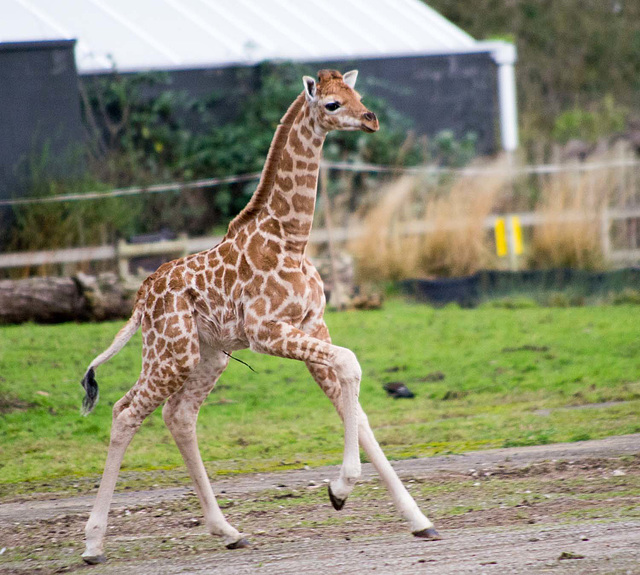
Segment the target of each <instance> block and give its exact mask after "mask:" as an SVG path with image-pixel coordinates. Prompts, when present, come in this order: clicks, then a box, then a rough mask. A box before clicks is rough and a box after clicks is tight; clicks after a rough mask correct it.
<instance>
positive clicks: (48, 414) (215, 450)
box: [0, 300, 640, 483]
mask: <svg viewBox="0 0 640 575" xmlns="http://www.w3.org/2000/svg"><path fill="white" fill-rule="evenodd" d="M639 316H640V308H638V307H634V306H603V307H580V308H566V309H565V308H561V309H545V308H538V307H526V308H521V309H500V308H490V307H484V308H480V309H475V310H462V309H458V308H456V307H447V308H443V309H432V308H430V307H426V306H420V305H411V304H407V303H403V302H401V301H400V300H391V301H389V302H387V303H386V304H385V307H384V309H382V310H379V311H364V312H346V313H330V314H328V315H327V322H328V324H329V327H330V328H331V332H332V335H333V339H334V342H335V343H337V344H339V345H344V346H347V347H350V348H351V349H353V350H354V351H355V352H356V354H357V355H358V357H359V359H360V362H361V364H362V367H363V372H364V377H363V382H362V390H361V395H360V396H361V402H362V405H363V407H364V409H365V411H367V413H368V415H369V419H370V421H371V424H372V426H373V428H374V430H375V432H376V435H377V437H378V439H379V441H380V442H381V444H382V445H383V448H384V449H385V451H386V453H387V454H388V455H389V457H391V458H408V457H421V456H428V455H433V454H436V453H450V452H461V451H468V450H472V449H481V448H489V447H502V446H514V445H533V444H541V443H550V442H558V441H576V440H583V439H595V438H599V437H604V436H608V435H616V434H624V433H635V432H640V419H639V418H638V415H639V414H640V321H639V319H640V317H639ZM121 325H122V322H112V323H102V324H64V325H57V326H40V325H21V326H5V327H1V328H0V483H13V482H19V481H27V480H29V481H38V482H42V481H46V480H52V479H54V478H59V477H64V476H86V475H97V474H99V473H100V472H101V471H102V466H103V463H104V458H105V456H106V449H107V444H108V440H109V428H110V423H111V406H112V405H113V403H114V402H115V401H117V400H118V399H119V398H120V397H121V396H122V395H123V394H124V393H125V392H126V391H127V390H128V389H129V388H130V387H131V385H132V384H133V383H134V382H135V380H136V378H137V375H138V372H139V369H140V336H139V334H137V335H136V336H135V337H134V339H133V340H132V341H131V342H130V343H129V344H128V345H127V346H126V348H125V349H124V350H123V351H122V352H121V353H120V354H119V355H118V356H116V357H115V358H114V359H112V360H111V361H110V362H109V363H107V364H105V365H104V366H102V367H101V368H100V369H99V370H98V373H97V379H98V381H99V384H100V394H101V397H100V402H99V404H98V406H97V408H96V410H95V412H94V413H93V414H91V415H90V416H89V417H87V418H84V417H81V416H80V414H79V406H80V402H81V399H82V396H83V390H82V389H81V387H80V385H79V381H80V379H81V377H82V375H83V372H84V370H85V368H86V366H87V364H88V363H89V362H90V361H91V359H93V357H94V356H95V355H97V354H98V353H99V352H101V351H102V350H103V349H104V348H106V347H107V345H108V344H109V343H110V342H111V340H112V338H113V336H114V335H115V333H116V332H117V331H118V329H119V327H120V326H121ZM236 355H237V356H238V357H239V358H241V359H243V360H245V361H247V362H249V363H250V364H251V365H252V366H253V368H254V369H255V370H256V371H257V372H258V373H252V372H251V371H249V369H248V368H247V367H245V366H243V365H241V364H239V363H237V362H231V365H230V366H229V368H228V369H227V371H226V372H225V374H224V375H223V376H222V378H221V380H220V382H219V387H218V389H217V390H216V391H214V392H213V393H212V394H211V396H210V397H209V399H208V401H207V402H206V403H205V405H204V406H203V408H202V410H201V414H200V419H199V423H198V429H199V437H200V447H201V451H202V455H203V458H204V460H205V462H207V465H208V468H209V470H210V471H211V472H212V473H223V472H246V471H256V470H272V469H278V468H280V469H282V468H290V467H300V466H302V465H305V464H307V465H320V464H327V463H339V461H340V459H341V454H342V429H341V425H340V422H339V420H338V418H337V416H336V415H335V413H334V411H333V408H332V407H331V405H330V403H329V401H328V400H327V399H326V398H325V397H324V396H323V394H322V393H321V391H320V390H319V388H317V387H316V385H315V384H314V383H313V380H312V379H311V377H310V376H309V375H308V373H307V372H306V369H305V367H304V366H303V365H302V364H298V363H297V362H294V361H288V360H283V359H278V358H273V357H266V356H259V355H256V354H252V353H251V352H248V351H247V352H241V353H237V354H236ZM435 372H442V373H443V374H444V375H445V377H444V379H440V380H438V381H426V380H430V379H437V378H435V377H428V376H429V374H433V373H435ZM389 381H403V382H405V383H406V384H407V385H408V386H409V387H410V388H411V389H412V390H413V391H414V392H415V393H416V398H415V399H412V400H393V399H391V398H389V397H387V395H386V393H385V392H384V390H383V389H382V385H383V384H384V383H386V382H389ZM604 402H615V403H614V404H613V405H604V406H595V407H592V408H584V406H588V405H590V404H599V403H604ZM581 406H582V407H581ZM181 465H182V460H181V458H180V455H179V453H178V451H177V448H176V447H175V445H174V444H173V441H172V440H171V437H170V435H169V433H168V431H167V430H166V428H165V426H164V424H163V422H162V418H161V415H160V411H159V410H158V411H157V412H156V413H154V414H153V415H152V416H151V417H150V418H149V419H148V420H147V421H146V422H145V424H144V425H143V426H142V428H141V430H140V432H139V433H138V434H137V435H136V437H135V438H134V440H133V443H132V444H131V446H130V448H129V450H128V452H127V455H126V457H125V461H124V465H123V470H125V471H126V470H152V469H172V468H175V467H178V466H181ZM154 481H155V480H154Z"/></svg>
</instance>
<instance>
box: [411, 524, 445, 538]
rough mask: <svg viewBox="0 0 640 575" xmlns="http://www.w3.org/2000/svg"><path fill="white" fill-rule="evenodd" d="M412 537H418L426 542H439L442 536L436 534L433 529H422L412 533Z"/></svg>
mask: <svg viewBox="0 0 640 575" xmlns="http://www.w3.org/2000/svg"><path fill="white" fill-rule="evenodd" d="M413 535H414V536H415V537H420V539H426V540H427V541H440V540H441V539H442V535H440V533H438V532H437V531H436V530H435V529H434V528H433V527H429V528H428V529H422V530H421V531H414V532H413Z"/></svg>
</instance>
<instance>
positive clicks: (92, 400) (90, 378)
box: [81, 298, 144, 415]
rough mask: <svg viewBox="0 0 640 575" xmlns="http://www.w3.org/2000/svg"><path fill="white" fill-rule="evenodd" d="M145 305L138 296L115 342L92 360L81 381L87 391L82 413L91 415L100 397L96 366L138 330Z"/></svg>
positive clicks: (111, 355)
mask: <svg viewBox="0 0 640 575" xmlns="http://www.w3.org/2000/svg"><path fill="white" fill-rule="evenodd" d="M143 307H144V306H143V305H141V298H138V300H137V301H136V305H135V308H134V310H133V314H132V315H131V317H130V318H129V321H128V322H127V323H126V324H124V327H123V328H122V329H121V330H120V331H119V332H118V334H117V335H116V337H115V338H114V339H113V343H112V344H111V345H110V346H109V347H108V348H107V349H105V350H104V351H103V352H102V353H101V354H100V355H99V356H98V357H96V358H95V359H94V360H93V361H92V362H91V364H90V365H89V368H88V369H87V371H86V372H85V374H84V377H83V378H82V382H81V384H82V387H84V391H85V395H84V399H83V400H82V409H81V413H82V415H89V414H90V413H91V412H92V411H93V408H94V407H95V406H96V403H98V398H99V397H100V392H99V390H98V382H97V381H96V371H95V370H96V367H98V366H99V365H102V364H103V363H105V362H106V361H108V360H110V359H111V358H112V357H113V356H114V355H116V354H117V353H118V352H119V351H120V350H121V349H122V348H123V347H124V346H125V344H126V343H127V342H128V341H129V340H130V339H131V338H132V337H133V334H134V333H136V331H138V328H139V327H140V324H141V323H142V311H143Z"/></svg>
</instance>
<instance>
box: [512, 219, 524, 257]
mask: <svg viewBox="0 0 640 575" xmlns="http://www.w3.org/2000/svg"><path fill="white" fill-rule="evenodd" d="M511 230H512V232H513V253H514V254H516V255H518V256H519V255H522V226H521V225H520V218H519V217H518V216H511Z"/></svg>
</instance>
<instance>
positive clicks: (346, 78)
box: [342, 70, 358, 90]
mask: <svg viewBox="0 0 640 575" xmlns="http://www.w3.org/2000/svg"><path fill="white" fill-rule="evenodd" d="M357 78H358V70H350V71H349V72H345V73H344V74H343V76H342V81H343V82H344V83H345V84H346V85H347V86H349V88H351V89H352V90H353V89H354V88H355V87H356V79H357Z"/></svg>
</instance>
